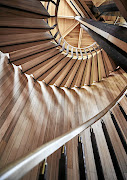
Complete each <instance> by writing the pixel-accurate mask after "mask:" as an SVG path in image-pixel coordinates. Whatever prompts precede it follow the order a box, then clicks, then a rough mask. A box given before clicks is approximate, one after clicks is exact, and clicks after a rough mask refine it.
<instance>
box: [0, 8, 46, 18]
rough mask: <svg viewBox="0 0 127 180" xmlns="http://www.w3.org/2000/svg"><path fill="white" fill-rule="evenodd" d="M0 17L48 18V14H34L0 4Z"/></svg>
mask: <svg viewBox="0 0 127 180" xmlns="http://www.w3.org/2000/svg"><path fill="white" fill-rule="evenodd" d="M0 17H6V18H7V17H26V18H36V19H42V18H48V17H49V16H45V15H40V14H36V13H33V12H29V11H23V10H19V9H16V8H11V7H9V6H2V5H1V6H0Z"/></svg>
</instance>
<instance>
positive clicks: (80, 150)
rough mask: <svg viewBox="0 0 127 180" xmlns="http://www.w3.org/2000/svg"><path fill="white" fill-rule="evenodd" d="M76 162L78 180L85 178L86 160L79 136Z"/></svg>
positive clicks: (84, 179)
mask: <svg viewBox="0 0 127 180" xmlns="http://www.w3.org/2000/svg"><path fill="white" fill-rule="evenodd" d="M78 162H79V173H80V180H87V171H86V161H85V154H84V148H83V144H82V140H81V137H78Z"/></svg>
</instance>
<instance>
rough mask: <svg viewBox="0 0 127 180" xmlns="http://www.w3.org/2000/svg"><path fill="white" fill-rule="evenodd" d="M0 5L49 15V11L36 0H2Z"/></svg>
mask: <svg viewBox="0 0 127 180" xmlns="http://www.w3.org/2000/svg"><path fill="white" fill-rule="evenodd" d="M0 4H1V5H4V6H7V7H11V8H15V9H19V10H22V11H28V12H32V13H36V14H39V15H45V16H49V13H48V12H47V10H46V9H45V8H44V6H43V5H42V3H41V2H40V1H37V0H27V1H26V0H22V1H20V0H11V1H10V0H6V1H4V0H2V1H0Z"/></svg>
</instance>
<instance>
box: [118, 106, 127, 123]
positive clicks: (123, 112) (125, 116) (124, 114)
mask: <svg viewBox="0 0 127 180" xmlns="http://www.w3.org/2000/svg"><path fill="white" fill-rule="evenodd" d="M118 106H119V109H120V111H121V112H122V114H123V116H124V118H125V119H126V121H127V115H126V113H125V111H124V109H123V108H122V106H121V105H120V104H119V103H118Z"/></svg>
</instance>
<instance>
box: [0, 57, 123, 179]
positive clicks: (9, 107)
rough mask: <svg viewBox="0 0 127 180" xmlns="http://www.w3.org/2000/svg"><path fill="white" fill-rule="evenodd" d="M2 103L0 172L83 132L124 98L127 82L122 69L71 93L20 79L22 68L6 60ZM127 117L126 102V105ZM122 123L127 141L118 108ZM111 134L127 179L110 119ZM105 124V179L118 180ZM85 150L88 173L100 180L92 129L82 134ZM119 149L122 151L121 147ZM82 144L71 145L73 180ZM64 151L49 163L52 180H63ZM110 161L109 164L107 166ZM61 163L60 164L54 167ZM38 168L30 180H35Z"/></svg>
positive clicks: (70, 175) (101, 138)
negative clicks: (71, 132)
mask: <svg viewBox="0 0 127 180" xmlns="http://www.w3.org/2000/svg"><path fill="white" fill-rule="evenodd" d="M0 63H1V66H0V75H1V81H0V86H1V89H0V95H1V96H0V98H1V107H2V109H1V115H0V118H1V121H0V122H1V129H0V134H1V136H0V137H1V143H0V157H1V161H0V167H3V166H4V165H5V164H8V163H9V162H12V161H14V160H15V159H17V158H19V157H22V156H23V155H25V154H26V153H28V152H30V151H32V150H34V149H35V148H37V147H39V146H40V145H42V144H44V143H46V142H48V141H50V140H52V139H54V138H55V137H58V136H59V135H62V134H63V133H64V132H67V131H68V130H70V129H71V128H75V127H77V126H78V125H79V124H81V123H83V122H85V121H86V120H88V119H89V118H91V117H93V116H94V115H96V114H97V113H98V112H100V111H101V110H103V108H105V107H106V106H107V105H108V104H109V103H110V102H112V101H113V100H114V98H116V97H117V96H118V94H119V93H120V92H121V91H122V89H123V88H124V87H125V85H126V84H127V79H126V78H127V76H126V73H124V71H123V70H121V69H119V70H117V71H116V72H114V73H112V76H110V77H108V78H105V79H103V80H102V81H101V82H100V83H95V84H94V85H93V86H91V87H88V86H85V87H84V88H81V89H78V88H75V89H72V90H68V89H67V88H63V89H58V88H56V87H54V86H52V87H50V86H46V85H45V84H44V83H41V85H39V84H38V83H34V82H33V80H32V79H31V78H30V77H29V78H28V79H27V78H26V77H25V76H24V75H21V74H20V71H19V70H18V68H17V67H14V68H13V67H12V66H10V65H7V64H6V62H5V61H3V62H2V59H1V62H0ZM121 103H122V106H123V107H124V110H125V112H126V113H127V109H126V105H127V101H126V97H124V98H123V99H122V100H121ZM113 112H114V114H115V116H116V119H117V121H118V122H119V124H120V127H121V129H122V131H123V133H124V136H125V137H126V138H127V132H126V128H127V125H126V121H125V119H124V117H123V116H122V115H121V113H120V110H119V109H118V107H117V106H116V107H115V108H114V109H113ZM104 120H105V123H106V125H107V126H108V130H109V131H110V135H111V140H112V143H113V147H114V149H115V153H116V154H117V157H118V162H119V163H120V168H121V170H122V173H123V174H125V175H126V154H125V152H124V149H123V147H122V144H121V142H120V140H119V137H118V135H117V133H116V130H115V129H114V126H113V124H112V121H111V118H110V116H109V115H108V114H107V115H105V117H104ZM100 124H101V122H98V123H96V124H95V125H93V128H94V131H95V133H96V136H97V143H98V146H99V152H100V154H101V159H102V166H103V169H104V176H105V178H109V179H114V180H115V179H116V176H115V172H114V169H113V165H112V162H111V158H110V155H109V152H108V149H107V146H106V142H105V139H104V135H103V132H102V129H101V125H100ZM82 136H83V143H84V146H85V153H86V160H87V172H88V178H89V179H93V178H94V179H97V176H96V169H95V164H94V159H93V154H92V147H91V142H90V134H89V129H88V130H86V131H85V132H84V133H82ZM118 144H119V145H118ZM76 146H77V138H75V139H73V140H71V141H70V142H69V143H67V155H68V179H70V180H71V179H75V180H77V179H79V177H78V164H77V161H78V159H77V151H76V150H75V147H76ZM59 157H60V151H58V152H56V153H55V154H53V155H52V156H51V157H49V158H48V167H49V172H50V173H49V179H51V180H52V179H54V180H56V179H57V174H58V161H59ZM107 159H108V160H107ZM54 162H55V164H54ZM38 168H39V167H36V168H34V169H33V170H32V171H31V172H30V173H29V174H27V175H26V176H25V177H24V179H35V176H36V175H37V173H38Z"/></svg>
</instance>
